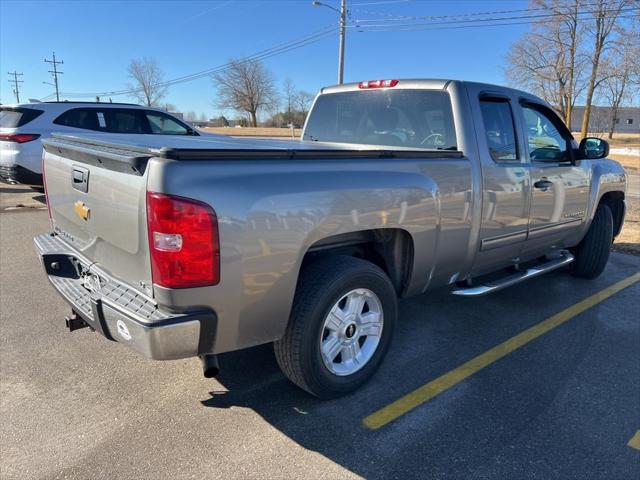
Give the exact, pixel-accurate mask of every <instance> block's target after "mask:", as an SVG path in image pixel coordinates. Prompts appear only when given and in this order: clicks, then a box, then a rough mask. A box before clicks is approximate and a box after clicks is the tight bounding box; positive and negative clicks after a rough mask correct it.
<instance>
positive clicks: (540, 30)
mask: <svg viewBox="0 0 640 480" xmlns="http://www.w3.org/2000/svg"><path fill="white" fill-rule="evenodd" d="M530 7H531V8H536V9H546V10H549V11H550V12H552V13H553V14H554V16H553V17H550V18H545V20H544V21H539V22H535V23H534V24H533V26H532V30H531V32H528V33H526V34H525V35H524V36H523V37H522V38H521V39H520V40H519V41H518V42H516V43H515V44H513V45H512V46H511V49H510V51H509V53H508V55H507V65H508V67H507V70H506V76H507V78H508V79H509V81H510V82H511V83H513V84H515V85H516V86H518V87H521V88H525V89H527V90H530V91H533V92H535V93H537V94H538V95H540V96H541V97H543V98H544V99H545V100H546V101H548V102H549V103H551V104H552V105H554V106H555V107H556V108H557V110H558V111H559V113H560V114H561V115H562V117H563V119H564V121H565V123H566V124H567V125H569V126H570V125H571V117H572V111H573V108H574V106H575V103H576V100H577V98H578V97H579V96H580V95H581V93H582V91H583V89H584V82H583V70H584V66H585V59H584V56H583V55H582V53H581V51H580V43H581V41H582V36H583V30H584V29H583V28H582V27H581V26H580V23H579V18H578V14H579V13H580V10H579V9H580V6H579V0H532V1H530Z"/></svg>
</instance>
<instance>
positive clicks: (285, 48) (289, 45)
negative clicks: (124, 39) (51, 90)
mask: <svg viewBox="0 0 640 480" xmlns="http://www.w3.org/2000/svg"><path fill="white" fill-rule="evenodd" d="M337 29H338V26H337V25H335V24H331V25H327V26H326V27H324V28H322V29H320V30H317V31H315V32H313V33H311V34H308V35H305V36H303V37H299V38H297V39H294V40H290V41H288V42H283V43H280V44H277V45H275V46H272V47H269V48H267V49H264V50H261V51H259V52H257V53H255V54H252V55H249V56H247V57H243V58H242V59H241V60H240V61H239V62H237V63H241V64H242V63H247V62H251V61H255V60H263V59H265V58H270V57H273V56H276V55H281V54H283V53H286V52H290V51H292V50H297V49H298V48H302V47H305V46H307V45H310V44H312V43H316V42H318V41H320V40H323V39H324V38H327V37H329V36H331V35H333V34H334V32H335V31H336V30H337ZM230 66H231V64H230V63H229V62H227V63H224V64H222V65H218V66H216V67H212V68H208V69H206V70H202V71H200V72H195V73H192V74H189V75H183V76H182V77H177V78H174V79H171V80H167V81H165V82H160V83H158V84H157V85H156V86H158V87H169V86H172V85H176V84H179V83H184V82H190V81H193V80H197V79H199V78H203V77H208V76H211V75H213V74H214V73H220V72H222V71H225V70H228V69H229V67H230ZM140 90H141V89H139V88H134V89H125V90H115V91H108V92H91V93H86V92H83V93H64V94H63V95H64V96H69V97H87V98H88V97H95V96H98V95H99V96H120V95H130V94H132V93H135V92H138V91H140ZM49 97H51V95H49V96H47V97H44V98H43V99H42V100H45V99H48V98H49Z"/></svg>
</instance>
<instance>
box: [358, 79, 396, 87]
mask: <svg viewBox="0 0 640 480" xmlns="http://www.w3.org/2000/svg"><path fill="white" fill-rule="evenodd" d="M397 84H398V80H367V81H366V82H360V83H359V84H358V88H389V87H395V86H396V85H397Z"/></svg>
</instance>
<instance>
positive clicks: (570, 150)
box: [519, 101, 590, 256]
mask: <svg viewBox="0 0 640 480" xmlns="http://www.w3.org/2000/svg"><path fill="white" fill-rule="evenodd" d="M519 111H520V116H521V119H522V125H523V128H524V130H525V132H524V135H525V136H526V150H527V156H528V159H529V161H530V165H531V166H530V168H531V182H532V186H533V188H532V189H531V210H530V215H529V226H528V236H527V241H526V243H525V247H524V250H523V254H524V255H527V256H534V255H536V254H537V253H540V254H542V253H546V252H547V251H548V250H549V249H550V248H552V247H557V248H562V247H564V246H567V245H565V243H566V242H567V240H568V239H570V238H572V236H573V235H572V234H575V233H577V232H578V231H579V228H580V227H581V224H582V222H584V221H585V215H586V210H587V202H588V197H589V175H590V170H589V169H588V168H587V165H586V162H577V163H578V164H574V162H573V155H574V149H575V148H576V147H577V145H576V144H575V140H574V139H573V137H572V136H571V133H570V132H569V130H568V129H567V128H566V127H565V125H564V123H563V122H562V121H561V120H560V118H558V116H557V115H556V114H555V113H554V112H553V111H552V110H551V109H550V108H549V107H547V106H545V105H541V104H538V103H534V102H530V101H520V104H519ZM569 243H570V242H569Z"/></svg>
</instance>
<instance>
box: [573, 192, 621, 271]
mask: <svg viewBox="0 0 640 480" xmlns="http://www.w3.org/2000/svg"><path fill="white" fill-rule="evenodd" d="M612 242H613V215H612V214H611V209H610V208H609V206H608V205H605V204H604V203H601V204H600V205H598V208H597V209H596V213H595V215H594V217H593V221H592V222H591V226H590V227H589V230H588V231H587V234H586V235H585V237H584V238H583V239H582V241H581V242H580V243H579V244H578V246H577V247H575V248H574V249H573V255H574V256H575V260H574V262H573V264H572V267H571V268H572V272H571V273H573V275H575V276H576V277H582V278H595V277H597V276H598V275H600V274H601V273H602V271H603V270H604V268H605V267H606V266H607V261H608V260H609V252H610V251H611V244H612Z"/></svg>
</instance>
